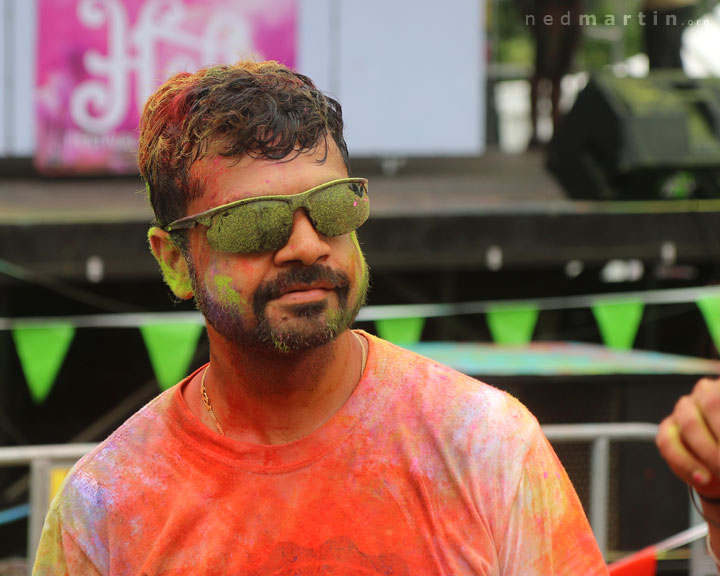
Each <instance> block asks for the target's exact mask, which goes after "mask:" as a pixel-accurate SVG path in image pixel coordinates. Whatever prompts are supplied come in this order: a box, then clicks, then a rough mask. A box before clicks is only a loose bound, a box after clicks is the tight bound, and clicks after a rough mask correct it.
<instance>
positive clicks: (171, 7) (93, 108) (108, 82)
mask: <svg viewBox="0 0 720 576" xmlns="http://www.w3.org/2000/svg"><path fill="white" fill-rule="evenodd" d="M77 17H78V20H79V22H80V23H81V24H82V25H83V26H85V27H86V28H89V29H100V28H102V27H105V28H106V29H107V54H102V53H101V52H100V51H98V50H94V49H89V50H87V52H86V53H85V54H84V57H83V66H84V67H85V70H86V71H87V73H88V74H89V75H90V76H92V77H93V78H92V79H88V80H86V81H84V82H82V83H81V84H79V85H78V86H77V87H76V88H75V89H74V90H73V92H72V94H71V95H70V115H71V116H72V119H73V121H74V122H75V123H76V124H77V125H78V127H80V128H82V129H83V130H85V131H87V132H93V133H103V132H107V131H110V130H113V129H115V128H116V127H117V126H119V125H120V124H121V123H122V122H123V121H124V120H125V118H126V116H127V114H128V108H129V106H130V103H131V100H130V99H131V90H132V87H133V83H132V77H133V74H134V77H135V83H134V97H135V105H136V109H138V110H140V109H142V105H143V103H144V102H145V100H146V99H147V98H148V96H149V95H150V94H151V93H152V92H153V90H154V89H155V88H156V87H157V86H158V85H159V84H160V82H161V81H162V80H163V79H164V78H166V77H167V76H168V75H170V74H172V73H175V72H179V71H184V70H188V71H191V70H196V69H198V68H200V67H201V66H204V65H207V64H213V63H219V62H233V61H235V60H237V59H238V58H240V57H243V56H249V55H251V50H252V40H251V35H250V24H249V23H248V22H247V20H246V19H245V18H244V17H243V16H242V15H241V14H239V13H236V12H233V11H231V10H224V9H218V8H214V9H213V11H212V12H211V13H210V14H209V16H208V17H207V19H206V20H205V21H204V29H202V30H201V31H200V32H199V33H198V32H196V31H192V30H189V28H191V26H190V24H195V25H197V22H192V20H193V18H192V14H191V11H190V10H189V9H188V7H187V6H185V5H184V4H183V3H182V2H181V1H179V0H148V1H147V2H145V3H144V4H143V6H142V7H141V9H140V11H139V13H138V18H137V21H136V23H135V25H134V26H132V25H131V22H130V18H129V16H128V13H127V9H126V7H125V6H124V5H123V2H122V0H79V1H78V5H77ZM161 49H162V56H161V54H160V52H161ZM169 54H170V55H169Z"/></svg>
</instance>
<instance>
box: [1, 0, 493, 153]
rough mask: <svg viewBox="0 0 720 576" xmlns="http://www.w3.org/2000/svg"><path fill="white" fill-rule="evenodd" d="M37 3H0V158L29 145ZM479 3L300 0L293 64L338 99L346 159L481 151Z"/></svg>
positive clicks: (481, 26) (32, 138)
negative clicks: (346, 143) (343, 123)
mask: <svg viewBox="0 0 720 576" xmlns="http://www.w3.org/2000/svg"><path fill="white" fill-rule="evenodd" d="M39 1H42V0H0V8H2V9H1V10H0V82H2V91H0V156H9V157H28V156H32V155H33V152H34V150H35V129H34V119H33V114H34V108H33V101H34V61H35V43H36V38H35V14H36V5H37V2H39ZM270 1H272V0H270ZM484 5H485V0H443V2H438V1H437V0H362V1H358V0H298V6H299V11H298V12H299V20H298V26H299V30H298V46H297V50H298V58H297V62H298V69H299V70H300V71H301V72H303V73H306V74H307V75H309V76H310V77H311V78H313V79H314V80H315V81H316V82H317V83H318V85H319V86H320V87H321V88H322V89H323V90H326V91H328V92H330V93H331V94H333V95H335V96H336V97H338V99H339V100H340V102H341V104H342V106H343V110H344V115H345V119H346V124H347V134H346V135H347V139H348V145H349V147H350V153H351V154H352V155H354V156H437V155H440V156H443V155H476V154H480V153H481V152H482V151H483V148H484V133H485V128H484V122H485V117H484V110H485V59H484V57H483V54H484V50H485V36H484V29H485V23H484V15H485V10H484Z"/></svg>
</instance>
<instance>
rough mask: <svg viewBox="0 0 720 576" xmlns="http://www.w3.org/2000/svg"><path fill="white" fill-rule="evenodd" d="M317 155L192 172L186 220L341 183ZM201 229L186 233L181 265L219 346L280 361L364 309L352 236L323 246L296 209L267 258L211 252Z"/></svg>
mask: <svg viewBox="0 0 720 576" xmlns="http://www.w3.org/2000/svg"><path fill="white" fill-rule="evenodd" d="M324 152H325V150H324V147H323V146H321V147H319V149H318V151H317V152H316V153H304V154H301V155H300V156H298V157H297V158H294V159H293V160H290V161H280V162H277V161H270V160H255V159H252V158H248V157H244V158H242V159H241V160H240V161H239V162H237V161H236V160H235V159H226V158H222V157H217V156H216V157H210V158H207V159H204V160H202V161H200V162H198V163H196V165H195V166H193V170H192V176H193V177H194V178H196V179H198V181H199V182H200V184H201V187H202V189H203V191H204V193H203V195H202V197H201V198H199V199H197V200H195V201H193V202H191V203H190V205H189V207H188V213H189V214H195V213H198V212H202V211H204V210H208V209H210V208H214V207H216V206H220V205H223V204H227V203H229V202H232V201H235V200H240V199H243V198H250V197H254V196H270V195H287V194H297V193H300V192H304V191H306V190H308V189H310V188H313V187H315V186H318V185H319V184H323V183H325V182H328V181H330V180H336V179H338V178H345V177H347V170H346V168H345V164H344V162H343V160H342V157H341V155H340V152H339V151H338V149H337V147H336V145H335V144H334V142H332V140H330V141H329V145H328V151H327V159H326V161H325V162H323V163H321V159H322V157H323V155H324ZM206 231H207V228H206V227H205V226H197V227H195V228H193V229H192V230H191V231H190V233H189V240H190V242H189V251H188V264H189V266H190V273H191V278H192V284H193V292H194V294H195V300H196V303H197V306H198V308H199V309H200V311H201V312H202V313H203V315H204V316H205V318H206V319H207V321H208V324H209V330H210V331H211V332H212V331H213V330H214V331H215V332H217V333H218V334H219V335H220V336H222V337H223V338H224V339H226V340H227V341H228V342H230V343H232V344H234V345H237V346H242V347H250V348H255V349H265V350H268V349H272V350H276V351H283V352H289V351H293V350H307V349H312V348H316V347H319V346H322V345H324V344H327V343H329V342H330V341H332V340H334V339H335V338H336V337H337V336H338V335H339V334H340V333H341V332H343V331H344V330H345V329H346V328H348V327H349V326H350V325H351V324H352V322H353V321H354V319H355V316H356V315H357V312H358V311H359V309H360V308H361V307H362V305H363V304H364V303H365V297H366V293H367V287H368V271H367V266H366V264H365V260H364V258H363V255H362V252H361V251H360V247H359V245H358V243H357V238H356V237H355V235H354V234H346V235H343V236H337V237H326V236H323V235H322V234H320V233H319V232H317V231H316V230H315V228H314V227H313V225H312V224H311V222H310V220H309V219H308V216H307V214H306V213H305V210H304V209H299V210H297V211H296V212H295V214H294V217H293V230H292V234H291V236H290V239H289V240H288V242H287V243H286V244H285V246H283V247H281V248H280V249H278V250H276V251H274V252H263V253H257V254H233V253H225V252H219V251H217V250H214V249H213V248H212V247H211V246H209V244H208V242H207V238H206Z"/></svg>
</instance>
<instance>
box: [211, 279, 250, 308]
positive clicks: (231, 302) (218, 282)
mask: <svg viewBox="0 0 720 576" xmlns="http://www.w3.org/2000/svg"><path fill="white" fill-rule="evenodd" d="M213 282H214V283H215V295H216V298H217V300H218V302H219V303H220V305H221V306H222V307H223V308H224V309H225V310H233V311H237V312H241V313H242V312H244V311H245V309H246V308H247V299H245V298H243V297H242V296H240V294H238V293H237V291H236V290H235V289H234V288H233V287H232V278H230V276H215V278H213Z"/></svg>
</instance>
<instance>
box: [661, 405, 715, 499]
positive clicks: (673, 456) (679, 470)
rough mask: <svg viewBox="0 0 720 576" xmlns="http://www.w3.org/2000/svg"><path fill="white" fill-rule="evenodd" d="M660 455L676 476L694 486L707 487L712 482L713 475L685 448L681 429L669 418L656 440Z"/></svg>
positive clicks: (663, 424)
mask: <svg viewBox="0 0 720 576" xmlns="http://www.w3.org/2000/svg"><path fill="white" fill-rule="evenodd" d="M655 443H656V444H657V447H658V450H659V451H660V454H661V455H662V457H663V458H664V459H665V461H666V462H667V463H668V466H670V469H671V470H672V471H673V472H674V473H675V475H676V476H677V477H678V478H680V479H681V480H683V481H684V482H686V483H688V484H692V485H693V486H698V487H702V486H705V485H706V484H707V483H708V482H709V481H710V480H711V473H710V470H709V469H708V467H707V466H704V465H703V464H702V462H700V461H699V460H698V459H697V458H696V457H695V456H694V455H693V454H692V453H691V452H690V451H689V450H688V449H687V447H686V446H685V444H684V443H683V440H682V438H681V435H680V428H679V427H678V425H677V424H676V422H675V420H674V419H673V417H671V416H669V417H667V418H665V420H663V421H662V422H661V423H660V427H659V429H658V434H657V437H656V438H655Z"/></svg>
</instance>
